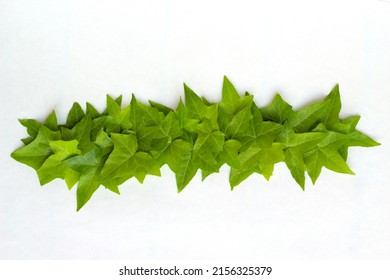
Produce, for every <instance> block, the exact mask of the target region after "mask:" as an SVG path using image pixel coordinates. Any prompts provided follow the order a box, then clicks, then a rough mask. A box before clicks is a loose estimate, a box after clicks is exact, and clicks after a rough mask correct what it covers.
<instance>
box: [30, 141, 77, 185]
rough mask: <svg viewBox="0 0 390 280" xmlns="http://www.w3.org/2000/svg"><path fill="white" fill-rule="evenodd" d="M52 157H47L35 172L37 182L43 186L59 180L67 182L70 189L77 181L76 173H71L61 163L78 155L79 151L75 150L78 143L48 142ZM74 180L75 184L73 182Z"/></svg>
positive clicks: (70, 170)
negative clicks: (37, 178)
mask: <svg viewBox="0 0 390 280" xmlns="http://www.w3.org/2000/svg"><path fill="white" fill-rule="evenodd" d="M49 145H50V148H51V149H52V151H53V153H54V154H53V155H51V156H49V157H48V158H47V159H46V160H45V162H44V163H43V164H42V166H41V167H40V168H39V169H38V170H37V173H38V177H39V182H40V183H41V185H45V184H47V183H49V182H50V181H52V180H54V179H56V178H61V179H65V180H66V181H67V182H68V187H70V188H71V187H72V186H73V185H74V184H75V183H76V182H77V180H76V178H77V179H78V177H79V175H78V173H77V172H73V171H72V169H70V168H69V167H68V166H67V165H66V164H65V163H64V162H63V161H64V160H65V159H67V158H68V157H70V156H72V155H78V154H80V153H81V151H80V150H79V149H78V148H77V146H78V141H77V140H71V141H63V140H56V141H49ZM75 180H76V182H74V181H75Z"/></svg>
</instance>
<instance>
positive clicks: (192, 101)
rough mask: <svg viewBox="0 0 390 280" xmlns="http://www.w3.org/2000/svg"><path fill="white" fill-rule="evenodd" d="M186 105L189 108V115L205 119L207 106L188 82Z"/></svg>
mask: <svg viewBox="0 0 390 280" xmlns="http://www.w3.org/2000/svg"><path fill="white" fill-rule="evenodd" d="M184 95H185V105H186V106H187V110H188V117H189V118H191V119H198V120H201V119H203V116H204V114H205V112H206V110H207V106H206V105H205V104H204V103H203V101H202V99H201V98H200V97H199V96H198V95H197V94H196V93H195V92H194V91H193V90H192V89H190V88H189V87H188V86H187V85H186V84H184Z"/></svg>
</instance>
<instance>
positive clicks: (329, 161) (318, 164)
mask: <svg viewBox="0 0 390 280" xmlns="http://www.w3.org/2000/svg"><path fill="white" fill-rule="evenodd" d="M304 161H305V165H306V169H307V172H308V173H309V176H310V178H311V180H312V182H313V184H314V183H315V182H316V180H317V178H318V176H319V175H320V172H321V168H322V167H323V166H325V167H326V168H328V169H330V170H333V171H335V172H339V173H346V174H353V175H354V174H355V173H353V171H352V170H351V169H350V168H349V167H348V165H347V163H346V162H345V160H344V159H343V158H342V157H341V156H340V155H339V153H338V152H337V151H336V150H334V149H331V148H327V147H323V148H317V149H315V150H314V151H311V152H310V153H308V154H306V155H304Z"/></svg>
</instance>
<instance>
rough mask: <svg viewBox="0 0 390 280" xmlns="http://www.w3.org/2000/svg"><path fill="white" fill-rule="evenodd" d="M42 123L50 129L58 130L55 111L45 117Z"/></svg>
mask: <svg viewBox="0 0 390 280" xmlns="http://www.w3.org/2000/svg"><path fill="white" fill-rule="evenodd" d="M44 125H45V126H46V127H47V128H49V129H51V130H58V127H57V116H56V112H54V111H52V112H51V114H50V115H49V116H48V117H47V119H46V121H45V123H44Z"/></svg>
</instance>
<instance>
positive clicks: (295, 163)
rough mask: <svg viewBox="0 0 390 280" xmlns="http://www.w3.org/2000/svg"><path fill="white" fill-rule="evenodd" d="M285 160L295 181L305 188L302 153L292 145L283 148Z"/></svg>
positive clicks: (304, 168)
mask: <svg viewBox="0 0 390 280" xmlns="http://www.w3.org/2000/svg"><path fill="white" fill-rule="evenodd" d="M284 155H285V162H286V165H287V167H288V169H290V172H291V175H292V176H293V178H294V179H295V181H296V182H297V183H298V184H299V186H301V188H302V190H305V170H306V167H305V163H304V161H303V157H302V153H301V152H300V151H299V150H298V149H297V148H294V147H291V148H288V149H286V150H285V153H284Z"/></svg>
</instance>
